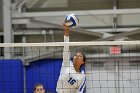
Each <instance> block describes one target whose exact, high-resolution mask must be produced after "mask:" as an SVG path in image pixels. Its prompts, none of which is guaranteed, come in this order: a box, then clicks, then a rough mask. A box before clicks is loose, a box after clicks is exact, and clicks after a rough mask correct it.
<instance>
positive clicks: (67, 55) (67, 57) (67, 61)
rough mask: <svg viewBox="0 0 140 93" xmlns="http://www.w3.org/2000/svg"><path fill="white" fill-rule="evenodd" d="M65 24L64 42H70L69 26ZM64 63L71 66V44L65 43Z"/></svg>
mask: <svg viewBox="0 0 140 93" xmlns="http://www.w3.org/2000/svg"><path fill="white" fill-rule="evenodd" d="M63 26H64V42H69V33H70V31H69V27H67V26H66V25H65V24H63ZM63 65H65V66H69V65H70V51H69V46H68V45H65V46H64V50H63Z"/></svg>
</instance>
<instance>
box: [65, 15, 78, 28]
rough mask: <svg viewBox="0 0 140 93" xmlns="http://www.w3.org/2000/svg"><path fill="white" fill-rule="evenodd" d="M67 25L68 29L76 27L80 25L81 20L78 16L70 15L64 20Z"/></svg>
mask: <svg viewBox="0 0 140 93" xmlns="http://www.w3.org/2000/svg"><path fill="white" fill-rule="evenodd" d="M64 22H65V25H66V26H68V27H72V28H74V27H76V26H78V24H79V18H78V17H77V15H76V14H69V15H67V16H66V17H65V19H64Z"/></svg>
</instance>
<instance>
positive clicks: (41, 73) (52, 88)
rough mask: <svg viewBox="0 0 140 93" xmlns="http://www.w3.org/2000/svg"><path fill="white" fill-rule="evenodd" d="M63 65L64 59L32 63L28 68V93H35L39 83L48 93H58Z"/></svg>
mask: <svg viewBox="0 0 140 93" xmlns="http://www.w3.org/2000/svg"><path fill="white" fill-rule="evenodd" d="M61 65H62V59H43V60H38V61H35V62H32V63H30V65H29V66H27V67H26V89H27V93H33V91H34V90H33V88H34V85H35V84H37V83H41V84H43V85H44V87H45V90H46V92H51V93H56V84H57V80H58V77H59V74H60V69H61Z"/></svg>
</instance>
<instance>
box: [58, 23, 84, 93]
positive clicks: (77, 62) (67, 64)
mask: <svg viewBox="0 0 140 93" xmlns="http://www.w3.org/2000/svg"><path fill="white" fill-rule="evenodd" d="M64 29H65V32H64V42H69V33H70V31H69V27H67V26H66V25H65V24H64ZM85 61H86V59H85V56H84V55H83V54H82V53H81V52H77V53H76V54H75V56H74V57H73V61H71V60H70V51H69V46H68V45H65V46H64V50H63V63H62V67H61V71H60V76H59V79H58V82H57V88H56V91H57V93H83V90H84V87H85V83H86V76H85V69H84V65H85Z"/></svg>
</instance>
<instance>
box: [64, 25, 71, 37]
mask: <svg viewBox="0 0 140 93" xmlns="http://www.w3.org/2000/svg"><path fill="white" fill-rule="evenodd" d="M63 26H64V30H65V32H64V35H65V36H69V33H70V31H69V27H68V26H66V24H65V23H63Z"/></svg>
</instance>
